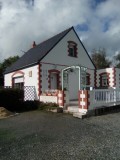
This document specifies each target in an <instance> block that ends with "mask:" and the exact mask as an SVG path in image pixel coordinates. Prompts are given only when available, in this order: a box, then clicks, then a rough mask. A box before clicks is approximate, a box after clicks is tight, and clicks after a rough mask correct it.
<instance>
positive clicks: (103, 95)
mask: <svg viewBox="0 0 120 160" xmlns="http://www.w3.org/2000/svg"><path fill="white" fill-rule="evenodd" d="M89 102H90V106H89V108H90V109H93V108H97V107H100V106H106V107H107V106H113V105H118V104H120V89H95V90H92V91H89Z"/></svg>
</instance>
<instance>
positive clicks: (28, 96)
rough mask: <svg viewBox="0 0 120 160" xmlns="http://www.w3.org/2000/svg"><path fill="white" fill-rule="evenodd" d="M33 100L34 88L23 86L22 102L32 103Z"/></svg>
mask: <svg viewBox="0 0 120 160" xmlns="http://www.w3.org/2000/svg"><path fill="white" fill-rule="evenodd" d="M34 100H35V87H34V86H24V101H34Z"/></svg>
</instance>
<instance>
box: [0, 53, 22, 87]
mask: <svg viewBox="0 0 120 160" xmlns="http://www.w3.org/2000/svg"><path fill="white" fill-rule="evenodd" d="M18 59H19V56H13V57H9V58H7V59H5V60H4V61H3V62H2V63H0V86H3V85H4V72H5V70H6V68H7V67H9V66H11V65H12V64H13V63H14V62H16V61H17V60H18Z"/></svg>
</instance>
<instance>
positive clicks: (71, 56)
mask: <svg viewBox="0 0 120 160" xmlns="http://www.w3.org/2000/svg"><path fill="white" fill-rule="evenodd" d="M68 56H69V57H73V58H78V57H77V56H71V55H68Z"/></svg>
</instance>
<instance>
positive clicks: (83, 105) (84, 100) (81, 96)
mask: <svg viewBox="0 0 120 160" xmlns="http://www.w3.org/2000/svg"><path fill="white" fill-rule="evenodd" d="M78 101H79V103H78V104H79V108H80V109H85V110H88V108H89V105H90V103H89V94H88V91H87V90H80V91H78Z"/></svg>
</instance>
